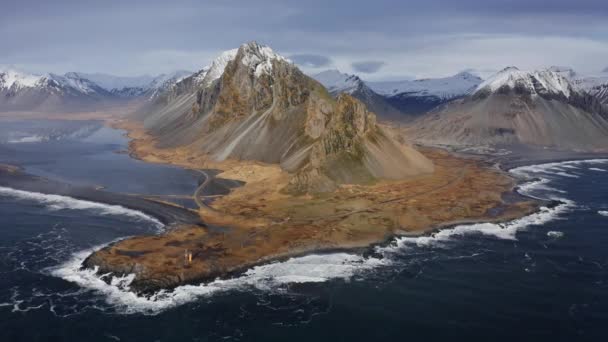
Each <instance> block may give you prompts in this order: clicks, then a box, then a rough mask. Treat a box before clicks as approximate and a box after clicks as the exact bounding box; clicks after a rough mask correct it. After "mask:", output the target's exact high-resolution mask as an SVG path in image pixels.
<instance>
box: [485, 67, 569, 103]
mask: <svg viewBox="0 0 608 342" xmlns="http://www.w3.org/2000/svg"><path fill="white" fill-rule="evenodd" d="M503 90H514V91H516V92H520V93H526V94H530V95H555V96H564V97H566V98H569V97H570V95H571V93H572V92H573V91H577V90H576V89H575V87H574V86H573V85H572V84H571V83H570V82H569V81H568V79H567V78H566V77H564V76H562V75H561V74H558V73H557V72H554V71H550V70H541V71H532V72H528V71H522V70H519V69H518V68H516V67H507V68H505V69H503V70H501V71H499V72H498V73H496V74H495V75H494V76H492V77H490V78H488V79H487V80H485V81H484V82H482V83H481V84H480V85H479V86H477V89H475V92H474V94H479V93H482V92H492V93H494V92H497V91H503Z"/></svg>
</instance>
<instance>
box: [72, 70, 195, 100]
mask: <svg viewBox="0 0 608 342" xmlns="http://www.w3.org/2000/svg"><path fill="white" fill-rule="evenodd" d="M191 74H192V72H191V71H185V70H180V71H176V72H173V73H168V74H160V75H158V76H149V75H144V76H134V77H128V76H113V75H108V74H80V75H82V77H84V78H87V79H89V80H91V81H92V82H94V83H96V84H98V85H99V86H100V87H102V88H103V89H105V90H107V91H108V92H110V93H112V94H113V95H115V96H117V97H121V98H134V97H139V96H147V97H149V96H154V95H155V94H157V93H158V91H159V90H160V89H162V88H167V87H169V86H171V84H174V83H177V82H179V81H181V80H182V79H184V78H185V77H188V76H190V75H191Z"/></svg>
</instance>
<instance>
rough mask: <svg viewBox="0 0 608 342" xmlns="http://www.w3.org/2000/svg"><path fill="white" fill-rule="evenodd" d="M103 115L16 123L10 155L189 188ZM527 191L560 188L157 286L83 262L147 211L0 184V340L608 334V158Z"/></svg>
mask: <svg viewBox="0 0 608 342" xmlns="http://www.w3.org/2000/svg"><path fill="white" fill-rule="evenodd" d="M123 133H124V132H122V131H119V130H115V129H112V128H108V127H105V126H103V125H102V124H101V123H100V122H96V121H82V122H63V121H52V122H50V121H15V122H3V123H2V126H1V128H0V163H9V164H17V165H20V166H22V167H23V168H24V170H25V171H26V172H28V173H32V174H36V175H40V176H44V177H48V178H52V179H58V180H63V181H69V182H72V183H78V184H88V185H97V186H101V187H104V188H106V189H108V190H110V191H118V192H126V193H138V194H191V193H192V192H193V191H194V189H195V188H196V186H197V182H198V175H197V174H196V172H193V171H190V170H183V169H180V168H176V167H172V166H166V165H157V164H149V163H144V162H141V161H138V160H135V159H132V158H130V157H129V156H128V155H127V154H125V153H121V152H124V151H125V150H126V149H127V143H128V140H127V139H126V138H125V137H124V136H123ZM511 172H512V173H514V174H516V175H518V176H521V177H525V178H526V179H528V181H527V182H526V183H524V184H523V185H522V186H521V187H520V189H519V191H520V192H521V193H523V194H525V195H528V196H533V197H537V198H541V199H551V200H556V201H559V202H558V203H557V204H555V205H552V206H549V207H544V208H542V209H541V210H540V211H539V212H537V213H534V214H531V215H529V216H527V217H524V218H521V219H517V220H514V221H511V222H507V223H504V224H492V223H480V224H472V225H459V226H456V227H452V228H447V229H444V230H441V231H438V232H435V233H433V234H429V235H425V236H420V237H398V238H395V239H393V240H392V241H391V242H390V243H388V244H385V245H382V246H378V247H375V248H373V249H371V250H370V251H368V252H366V253H363V254H357V253H330V254H322V255H309V256H304V257H298V258H292V259H289V260H286V261H283V262H275V263H270V264H267V265H263V266H259V267H255V268H253V269H251V270H249V271H247V272H246V273H245V274H243V275H241V276H240V277H237V278H233V279H227V280H216V281H214V282H212V283H209V284H202V285H189V286H180V287H178V288H177V289H175V290H174V291H170V292H164V291H161V292H159V293H156V294H154V295H151V296H148V297H142V296H136V295H134V294H133V293H131V292H129V291H128V284H129V281H130V278H129V277H124V278H120V279H118V278H114V279H112V280H111V284H107V283H106V282H104V281H103V280H102V279H100V277H99V276H97V275H95V274H94V273H93V272H92V271H89V270H82V269H80V263H81V262H82V260H83V259H84V258H85V257H86V256H87V255H88V253H90V252H91V251H93V250H95V249H97V248H100V247H101V246H104V245H106V244H108V243H110V242H112V241H116V240H118V239H121V238H124V237H127V236H132V235H138V234H156V233H158V232H162V231H163V229H164V227H163V225H162V223H160V222H158V221H157V220H156V219H154V218H153V217H150V216H149V215H146V214H143V213H140V212H137V211H133V210H130V209H126V208H123V207H119V206H112V205H107V204H102V203H94V202H87V201H81V200H77V199H73V198H69V197H64V196H56V195H45V194H39V193H33V192H24V191H19V190H16V189H12V188H10V187H0V341H11V342H12V341H216V340H222V341H287V340H289V341H388V340H414V341H445V340H446V339H456V340H465V339H466V340H473V341H478V340H484V341H486V340H491V341H513V340H515V339H520V340H521V339H524V340H535V341H573V340H575V341H585V340H589V341H601V340H604V339H605V338H606V336H608V328H607V327H606V322H608V160H588V161H573V162H562V163H551V164H543V165H534V166H526V167H521V168H517V169H513V170H511Z"/></svg>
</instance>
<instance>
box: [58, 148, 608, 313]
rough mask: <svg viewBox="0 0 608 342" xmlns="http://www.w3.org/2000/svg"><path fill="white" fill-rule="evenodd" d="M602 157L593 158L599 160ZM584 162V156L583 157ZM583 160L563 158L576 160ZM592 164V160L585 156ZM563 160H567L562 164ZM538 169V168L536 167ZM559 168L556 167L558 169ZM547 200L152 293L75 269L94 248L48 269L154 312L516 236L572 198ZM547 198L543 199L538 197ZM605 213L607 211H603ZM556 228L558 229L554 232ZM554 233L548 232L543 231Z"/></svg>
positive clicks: (526, 170)
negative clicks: (462, 241) (410, 254)
mask: <svg viewBox="0 0 608 342" xmlns="http://www.w3.org/2000/svg"><path fill="white" fill-rule="evenodd" d="M606 161H608V160H605V159H604V160H601V161H600V160H598V161H597V162H598V163H599V162H601V163H604V162H606ZM584 162H587V163H589V161H584ZM584 162H583V161H576V162H566V163H574V164H573V165H578V164H580V163H584ZM591 163H596V161H591ZM559 164H560V163H553V164H552V165H544V166H543V165H541V166H526V167H521V168H517V169H514V170H512V172H514V173H517V174H520V175H521V174H525V175H526V176H528V177H532V176H537V173H538V172H541V173H542V172H543V170H547V168H551V167H554V166H555V165H559ZM567 165H569V164H567ZM539 170H540V171H539ZM558 172H562V171H558ZM549 183H550V180H548V179H543V178H541V179H535V180H532V181H530V182H528V183H525V184H522V185H521V186H520V187H519V189H518V191H519V192H520V193H522V194H524V195H530V194H533V193H534V192H535V191H537V190H550V191H552V192H558V193H559V192H563V191H561V190H559V189H554V188H551V187H549V186H548V184H549ZM550 197H551V198H550V199H553V200H557V201H559V202H560V203H559V204H557V205H555V206H552V207H548V206H543V207H541V208H540V209H539V211H537V212H535V213H533V214H530V215H528V216H525V217H522V218H519V219H516V220H512V221H509V222H504V223H476V224H463V225H457V226H455V227H452V228H447V229H442V230H440V231H438V232H436V233H433V234H431V235H424V236H416V237H398V238H395V239H394V240H393V242H392V243H390V244H388V245H386V246H379V247H376V248H375V250H374V251H375V254H374V256H367V257H366V256H362V255H357V254H350V253H331V254H323V255H314V254H313V255H308V256H303V257H295V258H291V259H289V260H286V261H282V262H274V263H270V264H266V265H261V266H257V267H254V268H251V269H250V270H248V271H247V272H245V273H244V274H243V275H241V276H239V277H236V278H231V279H225V280H215V281H213V282H210V283H207V284H200V285H183V286H179V287H177V288H175V289H173V290H171V291H165V290H163V291H159V292H157V293H155V294H154V295H152V296H147V297H145V296H138V295H137V294H135V293H133V292H131V291H129V284H130V282H131V281H132V280H133V276H132V275H130V276H127V277H116V278H114V279H112V280H111V281H110V283H109V284H108V283H106V282H105V281H104V279H103V278H102V277H103V276H101V277H100V276H99V275H98V274H96V272H95V270H91V269H81V265H82V262H83V261H84V259H85V258H86V257H87V256H88V255H90V253H92V252H93V251H94V249H91V250H85V251H81V252H78V253H75V254H74V255H73V256H72V258H71V259H70V260H69V261H67V262H66V263H64V264H62V265H60V266H58V267H56V268H54V269H53V270H52V271H51V274H53V275H54V276H57V277H60V278H63V279H65V280H67V281H70V282H73V283H76V284H78V285H79V286H81V287H83V288H87V289H90V290H94V291H96V292H98V293H100V294H102V295H103V297H104V298H105V301H106V302H107V303H108V304H110V305H111V306H113V307H114V308H115V309H116V310H117V311H118V312H120V313H125V314H132V313H143V314H151V315H154V314H158V313H160V312H162V311H164V310H166V309H169V308H172V307H176V306H179V305H183V304H186V303H190V302H193V301H195V300H197V299H199V298H201V297H206V296H211V295H213V294H217V293H221V292H226V291H232V290H248V289H251V288H255V289H258V290H263V291H274V290H278V289H281V288H283V287H284V286H285V285H286V284H292V283H318V282H326V281H329V280H332V279H343V280H348V279H350V278H352V277H353V276H356V275H360V274H363V273H364V272H366V271H369V270H376V269H378V268H379V267H383V266H390V265H394V263H395V262H396V261H397V260H398V259H397V258H396V257H397V255H398V254H400V253H403V252H405V251H409V250H411V248H416V247H419V246H423V247H435V246H437V247H443V244H442V243H443V242H446V241H449V240H453V239H456V238H462V237H465V236H467V235H474V234H481V235H486V236H492V237H495V238H497V239H504V240H516V239H517V233H518V232H519V231H523V230H525V229H527V228H528V227H530V226H534V225H543V224H545V223H547V222H549V221H552V220H556V219H559V217H560V216H561V215H563V214H564V213H567V212H569V211H570V210H572V209H573V208H574V207H575V206H576V203H575V202H573V201H571V200H569V199H566V198H562V197H554V196H550ZM543 199H547V198H543ZM607 214H608V213H607ZM555 233H559V232H555ZM553 235H555V237H557V234H553V233H551V234H550V235H549V236H553Z"/></svg>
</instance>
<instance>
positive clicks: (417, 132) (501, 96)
mask: <svg viewBox="0 0 608 342" xmlns="http://www.w3.org/2000/svg"><path fill="white" fill-rule="evenodd" d="M564 74H565V75H574V74H575V73H573V72H572V71H571V70H566V69H564V68H559V69H558V68H551V69H546V70H538V71H522V70H519V69H518V68H516V67H508V68H505V69H503V70H501V71H499V72H498V73H496V74H495V75H493V76H492V77H490V78H488V79H487V80H485V81H484V82H482V83H481V84H479V85H478V86H477V88H476V89H475V91H474V92H473V93H472V94H471V95H470V96H467V97H464V98H462V99H458V100H454V101H451V102H449V103H448V104H446V105H445V106H444V107H442V108H440V109H439V110H437V111H433V112H430V113H428V114H426V115H425V116H423V117H422V118H420V119H419V120H418V121H417V122H416V123H415V124H414V125H413V126H412V129H411V134H412V136H414V138H415V139H416V140H417V141H419V142H422V143H432V144H437V143H439V144H449V145H476V146H479V145H483V146H486V145H518V144H524V145H536V146H543V147H552V148H557V149H568V150H586V151H608V109H606V108H605V107H603V106H602V105H601V104H600V102H599V101H598V99H597V98H596V97H594V96H592V95H590V94H589V93H588V92H586V91H584V90H583V89H581V88H580V87H578V86H577V85H576V84H574V82H572V81H570V80H569V79H568V78H567V77H565V76H564Z"/></svg>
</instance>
